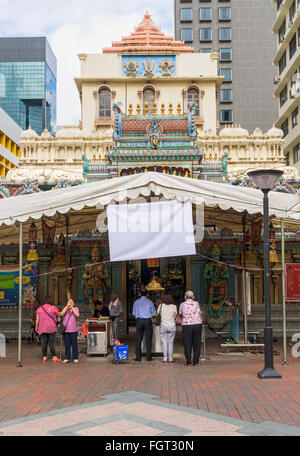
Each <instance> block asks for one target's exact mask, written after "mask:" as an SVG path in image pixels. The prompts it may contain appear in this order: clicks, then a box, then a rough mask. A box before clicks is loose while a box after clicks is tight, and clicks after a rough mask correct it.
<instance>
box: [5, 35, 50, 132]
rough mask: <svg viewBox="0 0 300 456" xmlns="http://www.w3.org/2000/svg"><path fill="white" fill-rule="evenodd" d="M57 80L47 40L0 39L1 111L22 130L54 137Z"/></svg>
mask: <svg viewBox="0 0 300 456" xmlns="http://www.w3.org/2000/svg"><path fill="white" fill-rule="evenodd" d="M56 77H57V62H56V57H55V55H54V53H53V51H52V49H51V47H50V45H49V43H48V41H47V39H46V38H44V37H42V38H39V37H38V38H23V37H20V38H19V37H5V38H0V107H1V108H2V109H4V111H6V112H7V114H8V115H9V116H11V117H12V118H13V119H14V121H15V122H16V123H17V124H19V125H20V127H21V128H22V129H23V130H26V129H27V128H28V127H29V126H31V128H32V129H33V130H35V131H36V132H37V133H38V134H39V135H40V134H41V133H42V132H43V130H44V129H45V128H47V130H48V131H50V132H51V133H52V134H54V133H55V129H56Z"/></svg>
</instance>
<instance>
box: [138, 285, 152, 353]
mask: <svg viewBox="0 0 300 456" xmlns="http://www.w3.org/2000/svg"><path fill="white" fill-rule="evenodd" d="M147 294H148V293H147V290H145V289H143V290H142V291H141V297H140V298H139V299H137V300H136V301H135V302H134V304H133V315H134V316H135V320H136V358H135V361H141V360H142V340H143V337H144V334H145V337H146V359H147V361H152V357H151V349H152V333H153V330H152V317H153V316H154V315H155V314H156V310H155V306H154V304H153V302H152V301H150V299H148V298H147Z"/></svg>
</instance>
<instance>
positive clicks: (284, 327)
mask: <svg viewBox="0 0 300 456" xmlns="http://www.w3.org/2000/svg"><path fill="white" fill-rule="evenodd" d="M281 266H282V276H281V279H282V330H283V360H282V364H283V365H287V364H288V362H287V349H286V301H285V290H286V283H285V280H286V279H285V239H284V219H283V218H282V219H281Z"/></svg>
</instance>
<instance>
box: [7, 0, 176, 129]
mask: <svg viewBox="0 0 300 456" xmlns="http://www.w3.org/2000/svg"><path fill="white" fill-rule="evenodd" d="M147 10H148V11H149V13H150V14H151V16H152V19H153V20H154V22H155V23H156V24H157V25H158V26H160V27H161V28H162V31H163V32H165V33H166V34H167V35H173V33H174V27H173V11H174V7H173V0H151V1H150V0H50V1H49V0H0V30H1V36H46V37H47V38H48V40H49V42H50V45H51V47H52V49H53V51H54V53H55V55H56V58H57V125H78V122H79V120H80V101H79V96H78V92H77V89H76V86H75V83H74V80H73V78H74V77H76V76H79V75H80V64H79V63H80V62H79V59H78V57H77V54H79V53H97V52H99V53H101V50H102V48H103V47H107V46H110V44H111V42H112V41H117V40H120V38H121V37H122V36H128V35H130V33H131V32H132V31H133V30H134V26H136V25H138V24H139V22H141V20H142V19H143V16H144V14H145V12H146V11H147Z"/></svg>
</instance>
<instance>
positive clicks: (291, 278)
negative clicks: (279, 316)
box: [285, 263, 300, 302]
mask: <svg viewBox="0 0 300 456" xmlns="http://www.w3.org/2000/svg"><path fill="white" fill-rule="evenodd" d="M285 277H286V301H299V302H300V264H299V263H288V264H286V265H285Z"/></svg>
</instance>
